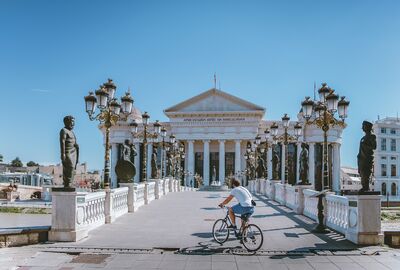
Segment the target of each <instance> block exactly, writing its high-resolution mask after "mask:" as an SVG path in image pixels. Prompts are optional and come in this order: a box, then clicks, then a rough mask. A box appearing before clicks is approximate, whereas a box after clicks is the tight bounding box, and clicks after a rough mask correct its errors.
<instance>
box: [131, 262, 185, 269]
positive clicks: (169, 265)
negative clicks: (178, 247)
mask: <svg viewBox="0 0 400 270" xmlns="http://www.w3.org/2000/svg"><path fill="white" fill-rule="evenodd" d="M185 266H186V261H182V260H181V261H177V260H169V261H168V260H166V261H161V263H160V265H159V268H160V269H163V270H184V269H185ZM133 269H134V268H133Z"/></svg>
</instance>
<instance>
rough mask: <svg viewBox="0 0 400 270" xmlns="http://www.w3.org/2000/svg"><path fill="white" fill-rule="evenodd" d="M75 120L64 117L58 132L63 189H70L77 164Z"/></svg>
mask: <svg viewBox="0 0 400 270" xmlns="http://www.w3.org/2000/svg"><path fill="white" fill-rule="evenodd" d="M74 126H75V118H74V117H73V116H71V115H68V116H65V117H64V128H62V129H61V131H60V149H61V162H62V166H63V183H64V188H71V183H72V182H73V180H74V176H75V171H76V166H77V165H78V162H79V145H78V144H77V143H76V137H75V133H74V132H73V131H72V130H73V128H74Z"/></svg>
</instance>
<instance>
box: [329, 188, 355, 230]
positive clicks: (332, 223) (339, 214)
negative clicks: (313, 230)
mask: <svg viewBox="0 0 400 270" xmlns="http://www.w3.org/2000/svg"><path fill="white" fill-rule="evenodd" d="M325 213H326V216H325V220H326V225H327V226H329V227H330V228H332V229H334V230H336V231H338V232H341V233H343V234H345V233H346V230H347V228H348V220H349V216H348V214H349V199H348V198H347V197H344V196H337V195H332V194H328V195H327V196H326V211H325Z"/></svg>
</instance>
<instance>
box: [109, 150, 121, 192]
mask: <svg viewBox="0 0 400 270" xmlns="http://www.w3.org/2000/svg"><path fill="white" fill-rule="evenodd" d="M118 158H119V157H118V144H117V143H113V144H111V168H110V169H111V172H110V173H111V183H110V185H111V188H116V187H117V183H118V179H117V174H116V173H115V166H116V165H117V162H118Z"/></svg>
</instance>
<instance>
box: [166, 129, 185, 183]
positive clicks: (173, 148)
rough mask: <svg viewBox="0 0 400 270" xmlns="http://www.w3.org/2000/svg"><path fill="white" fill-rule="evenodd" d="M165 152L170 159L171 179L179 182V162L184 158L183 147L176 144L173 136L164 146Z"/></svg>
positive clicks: (178, 143) (180, 174) (179, 143)
mask: <svg viewBox="0 0 400 270" xmlns="http://www.w3.org/2000/svg"><path fill="white" fill-rule="evenodd" d="M166 150H167V152H168V153H169V156H170V157H171V159H172V172H171V173H172V177H174V178H175V177H176V178H178V179H180V180H181V178H182V168H181V161H182V159H184V158H185V145H184V144H183V143H182V142H177V141H176V138H175V136H174V135H171V136H170V137H169V143H168V144H167V146H166Z"/></svg>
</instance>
